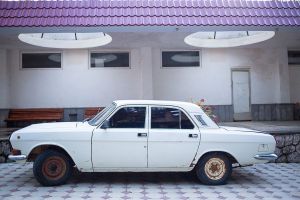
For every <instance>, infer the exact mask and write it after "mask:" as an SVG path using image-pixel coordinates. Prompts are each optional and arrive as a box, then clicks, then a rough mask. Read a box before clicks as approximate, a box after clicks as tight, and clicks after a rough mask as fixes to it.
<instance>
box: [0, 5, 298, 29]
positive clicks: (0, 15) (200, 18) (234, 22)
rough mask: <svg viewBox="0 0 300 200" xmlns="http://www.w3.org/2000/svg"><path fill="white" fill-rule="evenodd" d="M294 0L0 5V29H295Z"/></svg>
mask: <svg viewBox="0 0 300 200" xmlns="http://www.w3.org/2000/svg"><path fill="white" fill-rule="evenodd" d="M299 24H300V2H299V1H280V0H272V1H245V0H82V1H66V0H65V1H0V27H34V26H57V27H59V26H177V25H181V26H211V25H214V26H244V25H247V26H299Z"/></svg>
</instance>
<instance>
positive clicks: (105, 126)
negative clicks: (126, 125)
mask: <svg viewBox="0 0 300 200" xmlns="http://www.w3.org/2000/svg"><path fill="white" fill-rule="evenodd" d="M101 128H102V129H107V128H109V121H107V120H105V121H104V122H103V124H102V126H101Z"/></svg>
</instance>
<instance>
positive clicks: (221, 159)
mask: <svg viewBox="0 0 300 200" xmlns="http://www.w3.org/2000/svg"><path fill="white" fill-rule="evenodd" d="M231 172H232V165H231V162H230V160H229V158H228V157H227V156H226V155H224V154H221V153H211V154H207V155H204V156H203V157H202V158H201V160H200V161H199V163H198V164H197V166H196V174H197V177H198V179H199V180H200V181H201V182H202V183H203V184H206V185H224V184H226V182H227V180H228V178H229V177H230V176H231Z"/></svg>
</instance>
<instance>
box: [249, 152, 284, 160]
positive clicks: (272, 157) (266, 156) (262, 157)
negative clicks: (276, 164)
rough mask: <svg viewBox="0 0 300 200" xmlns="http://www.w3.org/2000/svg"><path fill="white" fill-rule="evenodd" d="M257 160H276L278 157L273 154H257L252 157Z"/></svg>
mask: <svg viewBox="0 0 300 200" xmlns="http://www.w3.org/2000/svg"><path fill="white" fill-rule="evenodd" d="M254 158H255V159H257V160H269V161H271V160H276V159H277V158H278V156H277V155H276V154H275V153H265V154H257V155H255V156H254Z"/></svg>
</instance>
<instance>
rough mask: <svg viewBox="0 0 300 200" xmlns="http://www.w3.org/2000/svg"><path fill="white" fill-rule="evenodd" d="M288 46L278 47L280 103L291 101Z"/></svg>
mask: <svg viewBox="0 0 300 200" xmlns="http://www.w3.org/2000/svg"><path fill="white" fill-rule="evenodd" d="M287 53H288V52H287V49H286V48H281V49H278V55H277V56H278V68H279V70H278V72H279V83H280V85H279V89H280V90H279V91H280V93H279V103H290V102H291V98H290V78H289V66H288V54H287Z"/></svg>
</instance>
